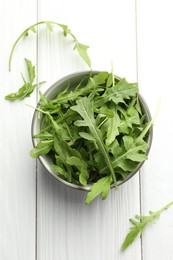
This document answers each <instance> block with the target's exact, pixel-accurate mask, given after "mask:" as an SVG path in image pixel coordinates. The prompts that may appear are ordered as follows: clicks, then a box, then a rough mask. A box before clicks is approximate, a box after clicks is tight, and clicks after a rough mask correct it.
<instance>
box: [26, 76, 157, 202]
mask: <svg viewBox="0 0 173 260" xmlns="http://www.w3.org/2000/svg"><path fill="white" fill-rule="evenodd" d="M72 88H73V89H72ZM39 105H40V107H39V108H38V109H37V110H38V112H39V113H42V116H43V118H42V123H41V130H40V133H38V134H37V135H35V136H34V137H35V138H39V139H40V141H39V143H38V144H37V146H36V147H35V148H33V149H32V150H31V153H30V154H31V156H32V157H33V158H36V157H38V156H40V155H43V154H47V155H48V156H50V157H51V159H52V170H53V171H54V172H56V173H57V175H59V176H60V177H61V178H62V179H64V180H66V181H68V182H71V183H74V184H77V185H83V186H85V185H87V184H91V183H92V184H93V185H92V186H91V189H90V191H89V192H88V194H87V196H86V200H85V202H86V203H87V204H89V203H90V202H91V201H92V200H93V199H94V198H95V197H97V196H98V195H99V194H101V195H102V199H105V198H106V197H107V195H108V193H109V191H110V188H111V185H112V184H113V185H114V186H115V187H116V188H117V186H118V184H117V183H118V181H120V180H123V179H124V178H126V177H127V176H128V175H129V173H130V172H132V171H133V170H135V169H136V167H137V166H138V164H139V163H141V162H143V161H144V160H146V159H147V156H146V153H147V150H148V147H149V145H148V143H147V134H148V130H149V128H150V126H151V124H152V122H146V118H145V114H144V113H143V111H142V109H141V106H140V101H139V93H138V86H137V84H136V83H128V82H126V80H125V79H117V78H116V77H115V76H114V75H113V73H112V74H109V73H108V72H100V73H96V74H95V75H94V73H92V72H91V73H90V75H89V76H88V77H85V78H84V79H83V80H82V81H81V82H80V83H79V84H78V85H77V86H70V85H69V86H67V88H66V89H65V90H64V91H62V92H60V93H59V94H58V95H57V97H55V98H54V99H53V100H47V99H46V97H45V96H44V95H43V94H42V93H40V101H39Z"/></svg>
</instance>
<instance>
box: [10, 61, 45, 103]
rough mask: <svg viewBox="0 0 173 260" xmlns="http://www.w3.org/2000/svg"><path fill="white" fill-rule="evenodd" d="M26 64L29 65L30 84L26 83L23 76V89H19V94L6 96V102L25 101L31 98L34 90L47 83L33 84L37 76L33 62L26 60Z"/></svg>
mask: <svg viewBox="0 0 173 260" xmlns="http://www.w3.org/2000/svg"><path fill="white" fill-rule="evenodd" d="M25 62H26V65H27V72H28V76H29V82H26V80H25V78H24V77H23V75H22V78H23V81H24V85H23V86H22V87H21V88H19V90H18V91H17V92H14V93H10V94H8V95H6V96H5V99H6V100H10V101H14V100H18V99H24V98H26V97H29V96H30V94H31V93H32V92H33V91H34V89H35V88H36V87H38V86H39V85H41V84H43V83H45V81H43V82H39V83H37V84H33V82H34V80H35V76H36V75H35V66H33V65H32V62H31V61H30V60H28V59H25Z"/></svg>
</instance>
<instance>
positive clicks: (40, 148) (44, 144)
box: [30, 140, 53, 158]
mask: <svg viewBox="0 0 173 260" xmlns="http://www.w3.org/2000/svg"><path fill="white" fill-rule="evenodd" d="M52 147H53V141H52V140H47V141H40V142H39V143H38V144H37V145H36V147H35V148H33V149H32V150H31V152H30V155H31V157H32V158H37V157H38V156H40V155H43V154H47V153H48V152H50V150H51V149H52Z"/></svg>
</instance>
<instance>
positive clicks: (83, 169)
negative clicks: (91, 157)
mask: <svg viewBox="0 0 173 260" xmlns="http://www.w3.org/2000/svg"><path fill="white" fill-rule="evenodd" d="M67 163H68V164H69V165H72V166H75V167H76V168H77V169H78V170H79V172H80V174H79V182H80V183H81V184H82V185H83V186H86V185H87V179H88V177H89V174H88V169H87V163H86V162H84V161H83V160H82V158H79V157H76V156H71V157H69V158H68V159H67Z"/></svg>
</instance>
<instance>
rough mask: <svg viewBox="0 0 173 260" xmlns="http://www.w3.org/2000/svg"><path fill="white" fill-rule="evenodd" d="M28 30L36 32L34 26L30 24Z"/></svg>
mask: <svg viewBox="0 0 173 260" xmlns="http://www.w3.org/2000/svg"><path fill="white" fill-rule="evenodd" d="M29 30H31V31H32V32H33V33H36V32H37V31H36V29H35V27H34V26H31V27H30V28H29ZM29 30H28V31H29Z"/></svg>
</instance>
